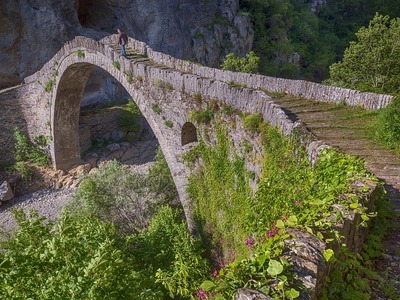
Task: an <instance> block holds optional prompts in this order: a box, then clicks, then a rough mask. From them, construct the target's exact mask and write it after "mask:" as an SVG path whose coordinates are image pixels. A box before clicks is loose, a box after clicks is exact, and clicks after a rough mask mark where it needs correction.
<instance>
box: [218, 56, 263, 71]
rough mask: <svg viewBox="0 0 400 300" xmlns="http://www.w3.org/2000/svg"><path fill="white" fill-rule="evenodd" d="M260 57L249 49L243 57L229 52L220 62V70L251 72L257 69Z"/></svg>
mask: <svg viewBox="0 0 400 300" xmlns="http://www.w3.org/2000/svg"><path fill="white" fill-rule="evenodd" d="M259 64H260V58H259V57H258V56H257V55H256V54H255V53H254V52H253V51H250V52H249V53H247V54H246V56H245V57H242V58H239V57H237V56H236V55H235V54H234V53H229V54H228V55H227V56H226V57H225V60H224V62H223V64H222V66H221V67H222V70H230V71H238V72H244V73H253V72H255V71H257V70H258V67H259Z"/></svg>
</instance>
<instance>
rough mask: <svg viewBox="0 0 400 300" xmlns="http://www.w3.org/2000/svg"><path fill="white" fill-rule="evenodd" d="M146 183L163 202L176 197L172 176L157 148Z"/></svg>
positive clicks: (168, 201) (169, 201) (171, 200)
mask: <svg viewBox="0 0 400 300" xmlns="http://www.w3.org/2000/svg"><path fill="white" fill-rule="evenodd" d="M146 182H147V184H148V185H149V188H150V190H151V191H152V192H153V193H155V194H156V195H157V197H158V198H159V199H160V200H161V201H162V202H163V203H172V202H173V201H174V200H176V199H177V198H178V192H177V191H176V187H175V183H174V179H173V178H172V175H171V172H170V169H169V167H168V164H167V161H166V160H165V157H164V154H163V153H162V151H161V149H160V148H159V149H158V150H157V153H156V161H155V163H154V164H153V165H152V167H151V168H150V169H149V174H148V176H147V181H146Z"/></svg>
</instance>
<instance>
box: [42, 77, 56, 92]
mask: <svg viewBox="0 0 400 300" xmlns="http://www.w3.org/2000/svg"><path fill="white" fill-rule="evenodd" d="M55 84H56V81H55V80H54V79H50V80H49V81H47V82H46V83H45V85H44V90H45V92H46V93H50V92H51V90H52V89H53V86H54V85H55Z"/></svg>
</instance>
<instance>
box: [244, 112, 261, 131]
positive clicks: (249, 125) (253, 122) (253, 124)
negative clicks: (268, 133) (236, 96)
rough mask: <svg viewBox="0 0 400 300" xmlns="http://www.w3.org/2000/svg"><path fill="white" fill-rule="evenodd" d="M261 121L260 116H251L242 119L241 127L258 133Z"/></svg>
mask: <svg viewBox="0 0 400 300" xmlns="http://www.w3.org/2000/svg"><path fill="white" fill-rule="evenodd" d="M262 121H263V117H262V115H261V114H251V115H247V116H245V117H243V126H244V128H246V129H247V130H249V131H253V132H256V131H259V129H260V125H261V123H262Z"/></svg>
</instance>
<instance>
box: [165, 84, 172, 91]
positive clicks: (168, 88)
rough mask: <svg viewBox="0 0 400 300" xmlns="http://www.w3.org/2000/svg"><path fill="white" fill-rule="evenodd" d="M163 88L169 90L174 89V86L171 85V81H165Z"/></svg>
mask: <svg viewBox="0 0 400 300" xmlns="http://www.w3.org/2000/svg"><path fill="white" fill-rule="evenodd" d="M165 89H166V90H167V91H169V92H170V91H172V90H173V89H174V86H173V85H172V83H169V82H167V83H165Z"/></svg>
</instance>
